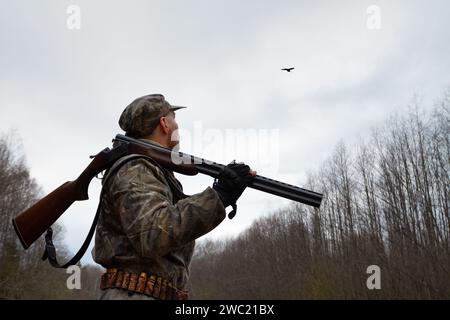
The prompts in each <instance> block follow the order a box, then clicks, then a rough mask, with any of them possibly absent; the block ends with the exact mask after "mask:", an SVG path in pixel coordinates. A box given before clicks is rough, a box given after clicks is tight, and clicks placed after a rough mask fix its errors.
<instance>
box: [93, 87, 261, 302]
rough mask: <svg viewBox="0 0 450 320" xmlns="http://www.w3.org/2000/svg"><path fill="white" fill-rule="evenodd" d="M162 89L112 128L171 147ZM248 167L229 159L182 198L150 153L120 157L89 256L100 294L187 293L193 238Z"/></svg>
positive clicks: (217, 219)
mask: <svg viewBox="0 0 450 320" xmlns="http://www.w3.org/2000/svg"><path fill="white" fill-rule="evenodd" d="M181 108H185V107H179V106H172V105H171V104H169V102H167V101H166V100H165V98H164V96H163V95H160V94H151V95H146V96H143V97H140V98H137V99H136V100H134V101H133V102H132V103H131V104H130V105H128V106H127V107H126V108H125V110H124V111H123V113H122V115H121V116H120V119H119V125H120V127H121V128H122V129H123V130H124V131H125V134H126V135H127V136H129V137H132V138H136V139H143V140H146V141H149V142H151V143H154V144H158V145H160V146H163V147H166V148H169V149H173V148H175V147H176V146H177V145H178V143H179V136H178V124H177V122H176V119H175V111H177V110H179V109H181ZM255 174H256V173H255V172H254V171H252V170H250V168H249V167H248V166H247V165H245V164H243V163H230V164H229V165H228V166H226V167H225V169H224V170H223V171H222V172H221V175H220V176H219V178H218V179H217V180H216V181H215V182H214V183H213V186H212V187H207V188H206V189H205V190H204V191H203V192H200V193H197V194H194V195H192V196H186V195H185V194H184V193H183V189H182V186H181V184H180V182H179V181H178V180H177V179H176V178H175V176H174V174H173V172H171V171H168V170H167V169H165V168H162V167H161V166H159V165H158V163H156V162H155V161H153V160H152V159H151V158H148V157H145V156H141V155H128V156H125V157H123V158H121V159H119V160H118V161H117V162H116V163H115V164H114V165H113V166H112V167H111V168H110V169H109V170H107V172H106V173H105V176H104V178H103V182H102V184H103V190H102V196H101V199H100V216H99V221H98V225H97V229H96V237H95V247H94V249H93V251H92V256H93V258H94V261H96V262H97V263H99V264H100V265H102V266H103V267H104V268H105V269H106V272H105V273H104V274H103V275H102V277H101V284H100V288H101V290H102V291H101V295H100V299H136V300H146V299H147V300H153V299H159V300H184V299H188V297H189V292H188V278H189V265H190V261H191V258H192V254H193V251H194V246H195V239H197V238H199V237H201V236H203V235H205V234H206V233H208V232H210V231H211V230H213V229H214V228H215V227H217V226H218V225H219V224H220V223H221V222H222V221H223V220H224V218H225V215H226V213H225V208H226V207H227V206H230V205H235V203H236V201H237V200H238V198H239V197H240V196H241V194H242V193H243V191H244V189H245V188H246V187H247V186H248V185H249V184H250V183H251V181H252V179H253V177H254V176H255Z"/></svg>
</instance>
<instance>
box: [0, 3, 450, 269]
mask: <svg viewBox="0 0 450 320" xmlns="http://www.w3.org/2000/svg"><path fill="white" fill-rule="evenodd" d="M70 5H76V6H78V8H79V9H80V13H81V15H80V29H77V28H75V29H71V28H69V27H68V20H69V26H71V27H73V26H74V24H73V22H74V20H73V19H72V18H74V17H75V16H74V15H73V11H71V13H67V9H68V7H69V6H70ZM374 6H375V7H374ZM368 8H369V10H368ZM374 10H375V11H374ZM377 10H379V13H380V16H379V17H380V19H377V18H378V16H377V12H378V11H377ZM449 16H450V2H448V1H412V0H407V1H406V0H405V1H400V0H397V1H363V0H357V1H300V0H296V1H267V0H258V1H254V0H247V1H234V0H228V1H212V0H209V1H206V0H205V1H98V0H96V1H80V0H73V1H61V0H41V1H31V0H30V1H23V0H22V1H19V0H14V1H2V4H1V10H0V130H1V131H2V132H3V133H5V132H9V131H10V130H15V131H16V132H17V135H18V136H20V138H21V140H22V150H23V152H24V154H25V155H26V157H27V164H28V166H29V167H30V170H31V174H32V176H33V177H34V178H36V180H37V181H38V183H39V184H40V185H42V186H43V189H44V192H45V193H48V192H50V191H52V190H53V189H54V188H56V187H57V186H59V185H60V184H62V183H63V182H64V181H67V180H72V179H74V178H76V177H77V176H78V174H79V173H80V172H81V171H82V170H83V169H84V168H85V167H86V166H87V164H88V163H89V158H88V156H89V155H91V154H95V153H97V152H99V151H100V150H102V149H103V148H105V147H107V146H110V142H111V139H112V138H113V137H114V135H115V134H117V133H122V131H121V130H120V128H119V127H118V124H117V120H118V118H119V116H120V114H121V112H122V110H123V109H124V107H125V106H126V105H128V104H129V103H130V102H131V101H132V100H134V99H135V98H136V97H139V96H142V95H146V94H150V93H162V94H164V95H165V96H166V98H167V100H168V101H169V102H171V103H173V104H178V105H185V106H188V109H185V110H181V111H179V112H177V120H178V123H179V126H180V128H181V129H182V131H181V133H182V136H181V139H182V142H181V149H182V150H183V151H185V152H188V153H195V154H196V155H197V156H201V157H204V158H207V159H210V160H214V161H218V162H222V163H228V162H229V161H231V160H233V159H236V160H239V161H246V162H248V163H249V164H250V165H252V167H254V168H255V169H256V170H258V173H259V174H261V175H265V176H268V177H271V178H275V179H279V180H282V181H285V182H288V183H292V184H296V185H300V186H302V185H303V184H304V183H305V180H306V179H305V175H306V173H307V172H308V171H314V170H315V169H317V168H318V167H319V166H320V164H321V163H322V161H323V160H324V159H326V158H327V157H328V156H329V155H330V154H331V152H332V150H333V148H334V146H335V145H336V143H337V142H338V141H339V140H344V141H347V142H349V143H353V142H355V141H357V139H358V138H360V137H365V136H367V135H368V134H369V132H370V128H371V127H373V126H377V125H378V124H380V123H382V122H383V120H384V119H385V118H386V117H387V116H388V115H389V114H392V113H393V112H396V111H401V110H403V109H404V108H405V107H406V106H407V105H408V103H410V102H411V101H412V97H413V95H414V94H419V95H420V96H421V97H422V98H423V100H424V107H427V108H430V107H431V106H432V104H433V101H434V100H436V99H437V98H439V96H440V95H441V94H442V92H443V90H444V89H445V88H446V87H448V86H449V85H450V73H449V70H450V59H449V58H448V57H450V41H449V39H450V20H449ZM75 18H76V17H75ZM71 23H72V24H71ZM75 26H76V25H75ZM378 27H379V28H378ZM290 66H292V67H295V69H294V70H293V71H292V72H291V73H287V72H285V71H281V70H280V69H281V68H283V67H290ZM240 130H241V131H242V130H247V131H246V132H247V133H249V134H250V135H252V134H253V135H255V134H256V136H257V139H256V140H251V139H248V141H247V140H245V139H241V140H239V141H240V142H239V143H240V145H239V146H238V144H239V143H236V141H237V140H236V139H235V138H233V137H235V136H236V135H237V134H239V132H240ZM183 139H184V140H183ZM227 139H228V140H227ZM233 141H234V142H233ZM243 141H244V142H243ZM245 141H247V142H245ZM255 141H256V142H255ZM253 142H255V143H253ZM267 160H269V161H267ZM178 177H179V179H180V180H181V182H182V183H183V185H184V188H185V192H186V193H188V194H193V193H196V192H200V191H202V190H203V189H204V188H206V187H207V186H209V185H211V184H212V179H211V178H209V177H205V176H196V177H183V176H180V175H178ZM317 191H320V190H317ZM99 192H100V184H99V182H98V180H95V181H94V182H93V183H92V184H91V189H90V197H91V199H90V200H89V201H86V202H83V203H77V204H76V205H75V206H74V207H73V208H71V209H70V210H69V211H68V212H67V213H66V214H65V215H64V217H63V218H62V219H61V221H62V223H63V224H64V225H65V227H66V229H67V233H66V239H67V244H68V245H69V247H70V248H71V249H72V250H76V249H78V247H79V246H80V244H81V242H82V240H83V238H84V237H85V235H86V233H87V230H88V228H89V226H90V223H91V221H92V218H93V215H94V213H95V209H96V206H97V203H98V195H99ZM287 203H288V202H287V201H284V200H282V199H280V198H278V197H275V196H271V195H268V194H263V193H261V192H258V191H254V190H248V191H246V192H245V193H244V195H243V197H242V198H241V199H240V201H239V202H238V205H239V206H238V207H239V208H238V214H237V216H236V218H235V219H233V220H231V221H230V220H226V221H224V222H223V223H222V224H221V225H220V226H219V227H218V228H217V229H215V230H214V231H212V232H211V233H210V234H209V235H207V236H206V237H209V238H215V239H216V238H220V237H224V236H227V235H228V236H230V235H236V234H237V233H238V232H239V231H242V230H243V229H244V228H245V227H247V226H249V225H250V224H251V222H252V221H253V220H254V219H256V218H258V217H261V216H263V215H265V214H268V213H270V212H272V211H273V210H275V209H277V208H281V207H283V206H285V205H286V204H287ZM83 261H85V262H86V261H87V262H89V261H91V256H90V253H87V254H86V256H85V258H84V260H83Z"/></svg>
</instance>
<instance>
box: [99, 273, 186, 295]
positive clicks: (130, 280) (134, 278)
mask: <svg viewBox="0 0 450 320" xmlns="http://www.w3.org/2000/svg"><path fill="white" fill-rule="evenodd" d="M113 288H116V289H123V290H127V291H128V292H133V293H140V294H145V295H147V296H149V297H153V298H156V299H159V300H187V299H188V292H187V291H183V290H179V289H177V288H176V287H175V286H174V285H173V284H172V283H171V282H170V281H167V280H166V279H163V278H162V277H158V276H156V275H148V274H147V273H145V272H141V273H140V274H137V273H131V272H124V271H118V270H117V269H108V270H107V271H106V273H104V274H103V275H102V277H101V281H100V289H101V290H105V289H113Z"/></svg>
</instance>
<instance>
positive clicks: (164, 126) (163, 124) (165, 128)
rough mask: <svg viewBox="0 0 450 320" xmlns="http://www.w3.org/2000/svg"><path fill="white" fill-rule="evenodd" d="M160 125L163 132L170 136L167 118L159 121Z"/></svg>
mask: <svg viewBox="0 0 450 320" xmlns="http://www.w3.org/2000/svg"><path fill="white" fill-rule="evenodd" d="M159 125H160V126H161V130H162V131H163V132H164V133H165V134H169V131H170V130H169V124H168V123H167V118H166V117H161V118H160V119H159Z"/></svg>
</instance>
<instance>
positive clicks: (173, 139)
mask: <svg viewBox="0 0 450 320" xmlns="http://www.w3.org/2000/svg"><path fill="white" fill-rule="evenodd" d="M166 119H167V124H168V126H169V130H170V132H169V135H170V148H173V147H175V146H176V145H177V144H179V143H180V136H179V133H178V123H177V121H176V119H175V112H174V111H170V112H169V114H168V115H167V116H166Z"/></svg>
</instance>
